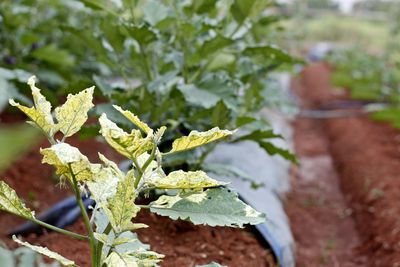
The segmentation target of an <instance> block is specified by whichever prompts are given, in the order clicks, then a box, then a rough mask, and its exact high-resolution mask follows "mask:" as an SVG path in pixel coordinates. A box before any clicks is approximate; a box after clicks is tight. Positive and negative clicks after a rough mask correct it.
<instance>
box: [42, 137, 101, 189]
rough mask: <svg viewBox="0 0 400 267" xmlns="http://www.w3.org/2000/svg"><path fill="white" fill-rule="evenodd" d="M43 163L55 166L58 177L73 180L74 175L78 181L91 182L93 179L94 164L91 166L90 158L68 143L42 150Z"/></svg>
mask: <svg viewBox="0 0 400 267" xmlns="http://www.w3.org/2000/svg"><path fill="white" fill-rule="evenodd" d="M40 153H41V154H42V155H43V160H42V163H47V164H50V165H53V166H54V167H55V168H56V173H57V174H58V175H60V176H61V175H65V176H66V177H68V178H69V179H72V174H71V170H72V173H73V174H74V175H75V178H76V180H77V181H82V182H83V181H89V180H92V179H93V171H92V168H94V166H96V165H94V164H90V162H89V160H88V158H87V157H86V156H84V155H82V153H81V152H80V151H79V149H78V148H76V147H73V146H71V145H69V144H67V143H58V144H55V145H53V146H51V147H49V148H46V149H41V150H40Z"/></svg>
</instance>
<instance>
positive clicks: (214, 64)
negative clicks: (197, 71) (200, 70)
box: [207, 53, 236, 71]
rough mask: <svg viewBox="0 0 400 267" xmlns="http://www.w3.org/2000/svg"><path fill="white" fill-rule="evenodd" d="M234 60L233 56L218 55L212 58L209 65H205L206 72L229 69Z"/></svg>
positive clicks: (227, 54) (226, 54)
mask: <svg viewBox="0 0 400 267" xmlns="http://www.w3.org/2000/svg"><path fill="white" fill-rule="evenodd" d="M235 60H236V57H235V56H234V55H233V54H229V53H218V54H217V55H215V57H213V59H212V60H211V61H210V63H209V64H207V70H209V71H215V70H219V69H226V68H229V66H230V65H232V64H233V63H234V62H235Z"/></svg>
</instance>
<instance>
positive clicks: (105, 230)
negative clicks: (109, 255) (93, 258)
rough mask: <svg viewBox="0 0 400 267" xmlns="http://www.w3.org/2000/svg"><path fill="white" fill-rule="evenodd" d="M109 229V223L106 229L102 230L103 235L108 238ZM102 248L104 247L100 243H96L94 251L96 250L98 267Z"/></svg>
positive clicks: (110, 227)
mask: <svg viewBox="0 0 400 267" xmlns="http://www.w3.org/2000/svg"><path fill="white" fill-rule="evenodd" d="M111 229H112V226H111V223H108V224H107V227H106V228H105V229H104V232H103V234H105V235H107V236H108V234H109V233H110V231H111ZM103 246H104V244H103V243H102V242H98V243H97V248H96V250H97V255H98V264H99V265H98V266H100V260H101V254H102V253H103Z"/></svg>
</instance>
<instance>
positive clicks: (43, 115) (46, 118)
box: [10, 76, 56, 136]
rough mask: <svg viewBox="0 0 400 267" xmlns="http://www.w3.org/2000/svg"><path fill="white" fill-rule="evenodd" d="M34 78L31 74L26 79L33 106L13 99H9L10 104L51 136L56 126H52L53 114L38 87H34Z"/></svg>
mask: <svg viewBox="0 0 400 267" xmlns="http://www.w3.org/2000/svg"><path fill="white" fill-rule="evenodd" d="M35 79H36V77H35V76H32V77H30V78H29V80H28V84H29V86H30V87H31V90H32V96H33V102H34V106H33V107H30V108H28V107H26V106H23V105H21V104H19V103H17V102H15V101H14V100H13V99H10V105H12V106H14V107H17V108H19V109H20V110H21V111H22V112H24V113H25V114H26V115H27V116H28V117H29V119H31V120H32V122H34V123H35V124H36V125H37V126H38V127H39V128H40V129H42V130H43V131H44V132H45V133H46V134H47V135H49V136H53V135H54V133H55V132H56V130H55V129H56V128H55V126H54V121H53V116H52V115H51V104H50V102H49V101H47V100H46V98H45V97H44V96H43V95H42V94H41V93H40V89H39V88H37V87H36V85H35Z"/></svg>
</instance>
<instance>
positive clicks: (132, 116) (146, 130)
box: [113, 105, 153, 134]
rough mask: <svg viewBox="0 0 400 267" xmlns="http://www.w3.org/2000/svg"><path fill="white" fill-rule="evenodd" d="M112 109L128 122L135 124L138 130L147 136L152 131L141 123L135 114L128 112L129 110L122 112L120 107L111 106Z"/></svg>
mask: <svg viewBox="0 0 400 267" xmlns="http://www.w3.org/2000/svg"><path fill="white" fill-rule="evenodd" d="M113 107H114V108H115V109H116V110H118V111H119V112H121V113H122V115H124V116H125V117H126V118H127V119H128V120H129V121H131V122H132V123H133V124H135V125H136V126H137V127H138V128H139V129H141V130H142V131H143V132H144V133H146V134H149V133H150V132H153V130H152V129H151V128H150V127H149V126H148V125H147V124H146V123H145V122H143V121H141V120H140V119H139V118H138V117H137V116H136V115H135V114H133V113H132V112H130V111H129V110H123V109H122V108H121V107H119V106H117V105H113Z"/></svg>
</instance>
